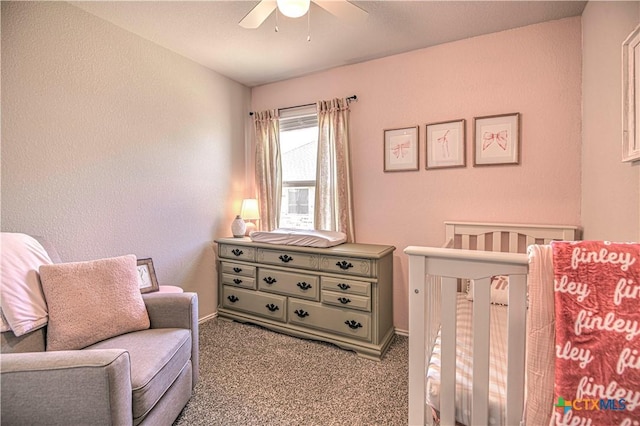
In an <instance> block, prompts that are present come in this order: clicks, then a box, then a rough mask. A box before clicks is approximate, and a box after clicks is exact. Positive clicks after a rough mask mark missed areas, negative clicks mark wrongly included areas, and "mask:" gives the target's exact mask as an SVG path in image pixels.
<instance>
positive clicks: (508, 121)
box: [473, 112, 520, 167]
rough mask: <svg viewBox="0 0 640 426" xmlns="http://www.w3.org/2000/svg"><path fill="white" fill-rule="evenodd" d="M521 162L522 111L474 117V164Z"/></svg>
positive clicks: (488, 164) (487, 164)
mask: <svg viewBox="0 0 640 426" xmlns="http://www.w3.org/2000/svg"><path fill="white" fill-rule="evenodd" d="M495 164H520V113H518V112H516V113H512V114H502V115H490V116H486V117H475V118H474V119H473V165H474V167H475V166H490V165H495Z"/></svg>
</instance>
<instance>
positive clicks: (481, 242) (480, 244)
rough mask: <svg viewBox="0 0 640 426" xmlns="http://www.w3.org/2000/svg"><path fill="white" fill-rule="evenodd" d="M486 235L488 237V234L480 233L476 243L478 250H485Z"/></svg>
mask: <svg viewBox="0 0 640 426" xmlns="http://www.w3.org/2000/svg"><path fill="white" fill-rule="evenodd" d="M485 237H486V234H480V235H478V242H477V243H476V244H477V247H476V250H482V251H484V244H485Z"/></svg>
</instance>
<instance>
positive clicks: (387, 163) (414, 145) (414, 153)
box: [384, 126, 420, 172]
mask: <svg viewBox="0 0 640 426" xmlns="http://www.w3.org/2000/svg"><path fill="white" fill-rule="evenodd" d="M419 163H420V160H419V153H418V126H416V127H406V128H403V129H390V130H385V131H384V171H385V172H403V171H409V170H418V168H419Z"/></svg>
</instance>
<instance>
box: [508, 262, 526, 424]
mask: <svg viewBox="0 0 640 426" xmlns="http://www.w3.org/2000/svg"><path fill="white" fill-rule="evenodd" d="M526 310H527V282H526V277H525V276H524V275H510V276H509V308H508V311H507V312H508V318H509V319H508V322H507V339H508V340H507V401H506V424H508V425H517V424H519V423H520V420H521V418H522V414H523V410H524V404H523V401H524V376H525V374H524V372H525V351H524V350H523V348H524V347H525V340H526V337H525V336H526V329H525V321H526V319H525V318H526Z"/></svg>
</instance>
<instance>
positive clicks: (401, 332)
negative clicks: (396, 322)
mask: <svg viewBox="0 0 640 426" xmlns="http://www.w3.org/2000/svg"><path fill="white" fill-rule="evenodd" d="M395 332H396V334H397V335H399V336H405V337H409V330H402V329H400V328H398V327H396V329H395Z"/></svg>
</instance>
